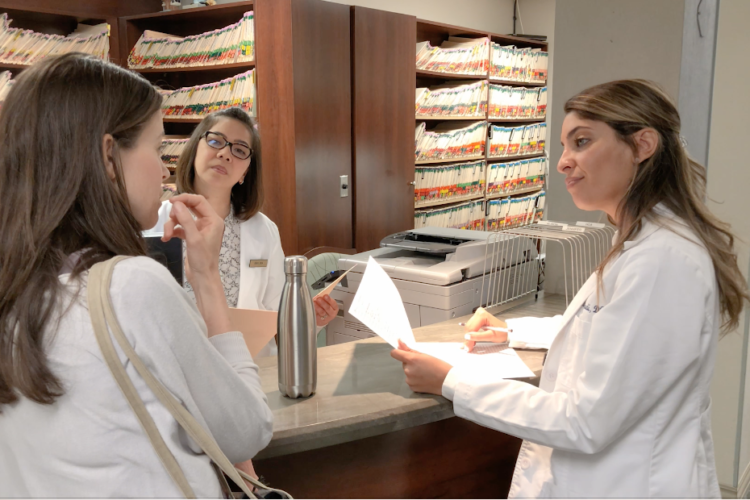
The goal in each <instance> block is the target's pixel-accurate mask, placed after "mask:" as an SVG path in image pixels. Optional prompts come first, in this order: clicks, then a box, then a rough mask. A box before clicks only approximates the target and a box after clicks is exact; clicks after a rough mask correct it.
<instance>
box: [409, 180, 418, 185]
mask: <svg viewBox="0 0 750 500" xmlns="http://www.w3.org/2000/svg"><path fill="white" fill-rule="evenodd" d="M407 184H408V185H409V186H416V185H417V183H416V181H411V182H407Z"/></svg>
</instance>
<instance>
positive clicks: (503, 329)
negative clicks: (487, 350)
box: [458, 323, 513, 333]
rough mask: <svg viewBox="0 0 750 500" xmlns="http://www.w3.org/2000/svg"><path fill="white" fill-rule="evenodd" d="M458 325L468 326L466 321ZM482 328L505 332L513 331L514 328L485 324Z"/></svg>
mask: <svg viewBox="0 0 750 500" xmlns="http://www.w3.org/2000/svg"><path fill="white" fill-rule="evenodd" d="M458 326H466V323H459V324H458ZM480 330H490V331H493V332H505V333H513V329H512V328H502V327H500V326H483V327H482V328H480Z"/></svg>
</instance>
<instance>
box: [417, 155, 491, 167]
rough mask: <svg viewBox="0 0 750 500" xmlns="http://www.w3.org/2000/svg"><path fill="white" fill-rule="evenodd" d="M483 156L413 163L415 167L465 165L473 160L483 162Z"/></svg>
mask: <svg viewBox="0 0 750 500" xmlns="http://www.w3.org/2000/svg"><path fill="white" fill-rule="evenodd" d="M484 158H485V157H484V155H475V156H466V157H464V158H446V159H444V160H427V161H417V162H414V164H415V165H436V164H438V163H466V162H469V161H473V160H484Z"/></svg>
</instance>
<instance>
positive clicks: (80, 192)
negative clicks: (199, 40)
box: [0, 54, 161, 410]
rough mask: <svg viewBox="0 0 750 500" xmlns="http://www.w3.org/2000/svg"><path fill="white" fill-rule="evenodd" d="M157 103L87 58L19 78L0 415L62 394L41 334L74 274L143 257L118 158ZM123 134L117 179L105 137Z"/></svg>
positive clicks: (1, 245) (137, 80)
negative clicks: (68, 270) (64, 279)
mask: <svg viewBox="0 0 750 500" xmlns="http://www.w3.org/2000/svg"><path fill="white" fill-rule="evenodd" d="M160 107H161V97H160V96H159V94H158V93H157V92H156V90H154V88H153V87H152V86H151V85H150V84H149V83H148V82H147V81H146V80H144V79H143V78H141V77H139V76H137V75H135V74H134V73H131V72H129V71H126V70H124V69H122V68H120V67H118V66H115V65H114V64H110V63H107V62H103V61H101V60H98V59H95V58H93V57H90V56H85V55H83V54H66V55H63V56H59V57H49V58H45V59H44V60H42V61H40V62H39V63H36V64H34V65H33V66H31V67H30V68H28V69H26V70H25V71H23V72H22V73H21V74H20V75H19V77H18V78H17V79H16V81H15V84H14V85H13V87H12V89H11V90H10V92H9V93H8V95H7V98H6V101H5V104H4V105H3V109H2V112H0V200H2V203H0V235H2V237H0V410H2V408H3V405H7V404H12V403H14V402H16V401H17V400H18V398H19V393H20V394H22V395H24V396H26V397H27V398H29V399H31V400H33V401H35V402H37V403H42V404H51V403H53V402H54V400H55V398H56V397H58V396H60V395H61V394H62V393H63V392H64V387H63V385H62V383H61V382H60V380H59V379H58V378H57V377H56V376H55V374H54V373H52V371H51V370H50V368H49V366H48V364H47V358H46V355H45V350H44V345H45V344H44V335H45V331H46V330H47V329H48V328H50V326H49V325H48V323H51V322H53V317H58V314H57V312H56V310H57V308H58V307H59V304H60V303H61V300H60V299H61V297H62V294H63V288H64V287H63V285H62V284H61V283H60V280H59V279H58V275H59V273H60V271H61V269H63V266H64V264H65V263H66V262H67V261H68V256H69V255H71V254H73V253H75V252H80V254H79V256H80V258H79V259H78V261H77V263H76V264H75V266H74V268H73V272H72V276H73V278H77V277H78V276H79V275H80V273H81V272H82V271H84V270H86V269H88V268H89V267H90V266H92V265H93V264H94V263H96V262H100V261H102V260H106V259H108V258H110V257H112V256H114V255H145V254H146V249H145V244H144V241H143V238H142V237H141V229H142V228H141V227H140V226H139V224H138V222H137V221H136V219H135V217H133V215H132V214H131V212H130V208H129V204H128V198H127V194H126V191H125V184H124V180H123V176H122V168H121V165H120V163H119V151H122V150H124V149H128V148H130V147H132V146H133V145H135V143H136V141H137V140H138V138H139V136H140V133H141V131H142V129H143V127H144V125H145V124H146V123H147V122H148V120H149V119H151V118H152V117H153V115H154V113H158V112H159V110H160ZM106 134H111V135H112V136H113V137H114V139H115V146H114V153H115V154H114V160H115V171H116V180H115V182H113V181H112V180H111V179H110V177H109V176H108V174H107V170H106V166H105V161H104V152H103V139H104V136H105V135H106Z"/></svg>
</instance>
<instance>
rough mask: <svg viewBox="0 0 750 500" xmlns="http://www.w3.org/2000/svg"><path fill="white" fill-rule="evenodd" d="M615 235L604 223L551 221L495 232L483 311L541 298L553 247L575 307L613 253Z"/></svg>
mask: <svg viewBox="0 0 750 500" xmlns="http://www.w3.org/2000/svg"><path fill="white" fill-rule="evenodd" d="M614 233H615V229H614V228H612V227H610V226H606V225H604V224H596V223H588V222H577V223H575V224H567V223H562V222H551V221H540V222H538V223H535V224H532V225H529V226H523V227H519V228H514V229H505V230H502V231H497V232H493V233H492V234H490V236H489V238H488V240H487V247H486V252H485V269H488V270H489V272H487V273H485V275H484V276H483V278H482V295H481V297H482V304H483V306H484V307H488V308H489V307H496V306H500V305H503V304H506V303H508V302H511V301H516V300H518V299H520V298H523V297H525V296H528V295H531V294H537V293H538V292H539V291H540V289H541V286H542V284H543V282H544V274H545V266H546V260H547V259H546V256H547V249H548V248H553V247H557V248H558V249H559V250H560V253H561V255H562V266H563V269H562V275H563V279H564V289H565V291H564V295H565V304H566V305H567V304H570V301H571V300H572V298H573V297H574V296H575V294H576V292H577V291H578V290H579V289H580V288H581V287H582V286H583V284H584V283H585V282H586V280H587V279H588V277H589V276H590V275H591V273H593V272H594V271H595V270H596V267H597V266H598V265H599V262H601V261H602V259H603V258H604V256H605V255H606V254H607V252H608V251H609V249H610V248H611V246H612V237H613V236H614ZM506 263H507V264H510V265H506Z"/></svg>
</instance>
